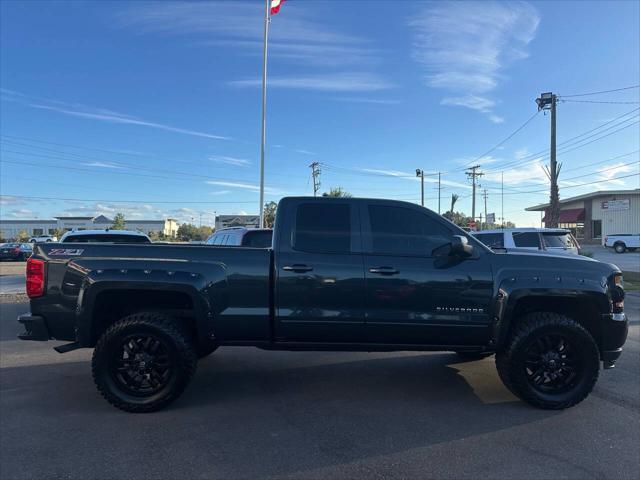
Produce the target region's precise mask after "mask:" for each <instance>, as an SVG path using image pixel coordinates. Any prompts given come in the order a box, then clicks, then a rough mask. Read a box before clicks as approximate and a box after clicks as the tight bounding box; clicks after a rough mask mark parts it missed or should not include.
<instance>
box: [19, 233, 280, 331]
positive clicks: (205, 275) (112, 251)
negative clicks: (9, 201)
mask: <svg viewBox="0 0 640 480" xmlns="http://www.w3.org/2000/svg"><path fill="white" fill-rule="evenodd" d="M34 258H38V259H42V260H44V261H45V262H46V265H47V272H46V287H45V288H46V290H45V295H44V296H42V297H39V298H34V299H32V301H31V309H32V314H35V315H42V316H43V317H44V318H46V319H47V320H48V322H47V323H48V324H49V333H50V336H51V337H52V338H56V339H59V340H75V339H76V335H75V331H74V330H75V329H76V328H78V329H79V332H78V333H79V335H78V337H79V339H80V340H81V341H82V340H83V339H85V342H86V343H89V344H90V343H91V341H90V340H89V339H90V338H91V337H92V336H93V335H92V334H91V332H92V330H93V329H95V328H96V326H95V325H92V323H95V321H96V318H91V317H92V316H91V315H90V314H89V312H93V311H98V312H101V313H102V314H103V315H114V316H115V315H118V314H119V312H117V311H114V312H112V313H109V312H110V310H111V309H112V308H115V305H116V304H117V305H124V306H127V307H129V308H134V309H135V304H136V302H138V301H140V300H141V299H142V298H144V299H145V300H146V301H148V300H149V296H150V295H151V296H153V298H154V301H153V302H154V303H155V304H157V305H158V308H162V307H166V306H167V304H169V305H170V306H172V307H175V309H176V310H179V311H183V310H191V314H193V315H194V316H195V317H196V321H197V323H198V329H199V331H200V332H202V330H201V329H204V331H206V332H207V337H209V338H210V339H211V340H213V339H224V340H225V341H234V340H245V341H247V340H252V341H256V342H257V341H267V340H269V337H270V332H271V316H270V313H271V303H272V302H271V298H270V286H271V285H272V282H271V269H272V261H273V260H272V259H273V254H272V251H271V250H270V249H257V248H246V247H228V248H227V247H211V246H199V245H198V246H194V245H189V246H187V245H148V244H147V245H133V244H126V245H123V244H119V245H116V244H103V243H94V244H90V243H87V244H79V245H73V246H71V248H70V245H69V244H59V243H47V244H38V245H36V247H35V251H34ZM114 289H115V290H114ZM107 290H108V291H107ZM163 290H167V291H168V292H169V291H170V292H171V293H167V294H166V295H163ZM114 292H115V293H114ZM176 292H177V293H176ZM114 296H117V297H118V298H117V299H115V298H114ZM116 300H117V301H116ZM177 313H181V312H177ZM182 313H184V312H182ZM93 317H95V315H94V316H93Z"/></svg>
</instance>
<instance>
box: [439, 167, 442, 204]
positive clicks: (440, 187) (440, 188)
mask: <svg viewBox="0 0 640 480" xmlns="http://www.w3.org/2000/svg"><path fill="white" fill-rule="evenodd" d="M441 191H442V186H441V184H440V172H438V215H440V192H441Z"/></svg>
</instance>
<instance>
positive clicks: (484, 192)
mask: <svg viewBox="0 0 640 480" xmlns="http://www.w3.org/2000/svg"><path fill="white" fill-rule="evenodd" d="M482 196H483V197H484V223H487V189H486V188H485V189H484V190H483V195H482Z"/></svg>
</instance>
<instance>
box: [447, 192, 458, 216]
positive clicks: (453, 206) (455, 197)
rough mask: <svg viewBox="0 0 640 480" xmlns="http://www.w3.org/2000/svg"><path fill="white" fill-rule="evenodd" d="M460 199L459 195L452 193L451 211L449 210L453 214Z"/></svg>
mask: <svg viewBox="0 0 640 480" xmlns="http://www.w3.org/2000/svg"><path fill="white" fill-rule="evenodd" d="M459 198H460V196H459V195H457V194H455V193H452V194H451V210H449V211H450V212H451V213H453V209H454V208H455V206H456V202H457V201H458V199H459Z"/></svg>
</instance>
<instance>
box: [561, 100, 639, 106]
mask: <svg viewBox="0 0 640 480" xmlns="http://www.w3.org/2000/svg"><path fill="white" fill-rule="evenodd" d="M560 101H561V102H562V103H565V102H571V103H611V104H617V105H637V104H639V103H640V102H615V101H609V100H602V101H601V100H564V99H561V100H560Z"/></svg>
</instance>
